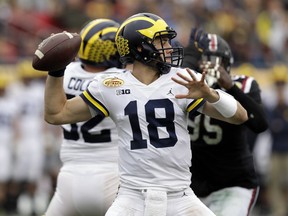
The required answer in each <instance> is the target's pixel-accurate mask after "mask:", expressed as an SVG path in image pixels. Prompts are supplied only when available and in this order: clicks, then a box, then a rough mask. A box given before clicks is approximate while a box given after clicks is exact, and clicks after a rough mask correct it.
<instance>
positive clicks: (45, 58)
mask: <svg viewBox="0 0 288 216" xmlns="http://www.w3.org/2000/svg"><path fill="white" fill-rule="evenodd" d="M80 45H81V36H80V35H79V34H77V33H70V32H66V31H64V32H61V33H57V34H52V35H51V36H50V37H48V38H46V39H45V40H43V41H42V42H41V43H40V44H39V45H38V48H37V50H36V51H35V53H34V56H33V62H32V66H33V68H34V69H36V70H40V71H55V70H59V69H62V68H64V67H65V66H67V65H68V64H69V63H70V62H71V61H73V60H74V59H75V57H76V56H77V54H78V50H79V48H80Z"/></svg>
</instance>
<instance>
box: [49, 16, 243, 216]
mask: <svg viewBox="0 0 288 216" xmlns="http://www.w3.org/2000/svg"><path fill="white" fill-rule="evenodd" d="M176 35H177V34H176V32H175V31H174V30H173V29H172V28H171V27H169V26H168V25H167V23H166V22H165V21H164V20H163V19H162V18H161V17H159V16H157V15H154V14H151V13H139V14H135V15H133V16H131V17H129V18H128V19H126V20H125V21H124V22H123V24H122V25H121V26H120V27H119V29H118V31H117V33H116V45H117V49H118V52H119V54H120V60H121V61H122V62H123V63H124V64H126V63H133V70H132V71H128V72H126V73H118V74H116V75H115V74H111V75H109V74H108V75H105V76H104V75H103V76H97V77H96V78H95V79H94V80H93V81H92V82H91V83H90V85H89V86H88V89H87V90H85V91H84V92H83V93H82V94H81V95H80V96H77V97H74V98H72V99H70V100H67V99H66V97H64V94H63V90H62V82H63V77H61V75H63V74H64V73H63V70H59V71H50V72H48V74H49V76H48V77H47V82H46V90H45V107H46V110H45V119H46V121H47V122H49V123H52V124H63V123H74V122H78V121H83V120H89V119H91V117H93V116H95V115H101V116H102V117H111V118H112V119H113V121H114V122H115V124H116V127H117V131H118V136H119V172H120V188H119V192H118V194H117V197H116V199H115V200H114V202H113V204H112V206H111V207H110V208H109V210H108V211H107V213H106V216H116V215H117V216H127V215H133V216H143V215H145V216H148V215H149V216H166V215H167V216H176V215H177V216H192V215H195V214H197V215H203V216H204V215H205V216H208V215H214V214H213V212H212V211H211V210H209V209H208V208H207V207H206V206H205V205H204V204H203V203H202V202H201V201H200V200H199V199H198V198H197V197H196V196H195V195H194V193H193V191H192V190H191V188H190V187H189V185H190V178H191V173H190V170H189V167H190V163H191V151H190V140H189V134H188V132H187V114H188V113H189V112H190V113H193V112H195V111H199V112H201V113H205V114H208V115H211V116H213V117H214V118H218V119H221V120H224V121H227V122H230V123H234V124H242V123H243V122H245V121H246V120H247V119H248V117H247V113H246V110H245V109H243V107H242V106H241V105H240V104H239V103H238V102H237V101H236V100H235V99H234V98H233V97H231V96H230V95H228V94H226V93H224V92H222V91H221V90H214V89H212V88H209V87H208V85H206V84H205V82H204V78H205V74H204V75H203V76H201V75H200V74H197V73H196V72H194V71H192V70H189V69H187V70H185V69H181V68H179V67H178V66H179V65H180V63H181V59H182V57H183V55H182V51H183V49H182V48H180V47H178V48H173V47H172V46H171V39H173V38H175V37H176Z"/></svg>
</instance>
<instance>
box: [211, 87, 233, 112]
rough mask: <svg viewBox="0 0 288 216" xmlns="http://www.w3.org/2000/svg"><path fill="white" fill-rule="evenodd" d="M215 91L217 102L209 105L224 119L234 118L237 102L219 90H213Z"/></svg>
mask: <svg viewBox="0 0 288 216" xmlns="http://www.w3.org/2000/svg"><path fill="white" fill-rule="evenodd" d="M215 91H217V92H218V94H219V100H218V101H216V102H214V103H211V104H212V106H213V107H214V108H215V109H216V110H217V111H218V112H219V113H221V115H222V116H224V117H225V118H231V117H232V116H234V115H235V113H236V112H237V101H236V100H235V98H234V97H232V96H231V95H229V94H227V93H226V92H223V91H222V90H220V89H215Z"/></svg>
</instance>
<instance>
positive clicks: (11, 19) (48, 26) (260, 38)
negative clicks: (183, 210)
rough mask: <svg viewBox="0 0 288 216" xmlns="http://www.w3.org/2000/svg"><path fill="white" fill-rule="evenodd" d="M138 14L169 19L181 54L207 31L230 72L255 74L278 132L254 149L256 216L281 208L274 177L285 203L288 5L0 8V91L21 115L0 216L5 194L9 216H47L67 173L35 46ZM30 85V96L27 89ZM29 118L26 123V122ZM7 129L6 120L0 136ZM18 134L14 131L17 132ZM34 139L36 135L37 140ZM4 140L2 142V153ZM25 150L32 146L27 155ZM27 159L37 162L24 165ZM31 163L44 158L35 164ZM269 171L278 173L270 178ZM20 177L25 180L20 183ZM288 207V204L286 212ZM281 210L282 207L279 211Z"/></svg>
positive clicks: (137, 0) (260, 1)
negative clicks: (230, 59) (223, 47)
mask: <svg viewBox="0 0 288 216" xmlns="http://www.w3.org/2000/svg"><path fill="white" fill-rule="evenodd" d="M138 12H152V13H155V14H157V15H160V16H161V17H163V18H164V19H165V20H166V21H167V22H168V24H169V25H170V26H172V27H173V28H174V29H175V30H176V31H177V32H178V36H177V40H178V42H179V43H180V44H182V45H183V46H186V45H187V43H188V38H189V35H190V31H191V28H192V27H200V28H203V29H204V30H205V31H207V32H213V33H216V34H219V35H221V36H222V37H223V38H224V39H225V40H227V42H228V43H229V45H230V46H231V48H232V51H233V54H234V60H235V64H234V67H235V68H234V70H232V71H233V72H235V73H241V74H249V75H251V76H254V77H255V78H256V79H257V80H258V81H259V83H260V85H261V86H260V87H261V89H262V90H263V102H264V105H265V107H266V108H267V114H268V117H269V122H270V123H271V128H272V129H274V130H271V128H270V129H269V132H267V133H263V134H261V135H260V136H259V138H258V139H257V141H256V145H255V161H256V164H255V165H256V166H257V168H258V170H259V177H260V178H261V184H262V189H263V190H262V192H261V191H260V196H259V199H258V203H257V205H256V208H255V213H254V214H255V215H257V214H258V215H261V216H264V215H270V213H271V212H272V210H273V206H274V207H275V205H276V204H279V203H280V202H278V201H279V200H283V198H282V197H281V196H280V195H279V194H276V192H275V193H274V192H273V194H274V196H273V200H274V201H275V202H274V203H272V202H271V199H269V196H268V195H267V194H269V190H270V186H269V185H270V180H271V176H272V175H273V176H276V180H275V179H274V181H273V185H272V186H273V188H274V189H275V188H277V187H279V186H280V185H281V189H280V190H282V191H283V192H286V193H287V194H286V195H285V196H287V197H288V174H286V175H287V176H284V174H285V172H284V170H286V173H287V172H288V159H287V158H288V138H287V137H285V135H286V136H287V134H288V125H287V124H288V93H287V92H288V90H287V81H288V75H287V74H288V70H287V63H288V51H287V50H288V0H240V1H239V0H41V1H39V0H0V89H1V88H5V89H8V90H6V92H9V94H8V95H9V101H11V100H12V101H14V103H16V107H15V108H13V109H14V110H15V112H14V113H17V115H16V114H15V115H14V116H16V117H17V118H16V123H17V122H18V127H17V128H18V129H19V131H18V129H17V131H18V132H17V133H15V134H16V135H15V145H13V146H12V145H11V148H12V147H13V148H14V149H12V150H11V152H12V154H11V155H12V156H11V160H12V161H15V163H11V164H12V165H13V164H15V167H13V168H11V170H13V173H12V172H11V173H10V174H9V175H10V176H13V179H14V180H15V181H11V178H10V177H9V179H8V180H9V181H8V180H6V182H5V181H4V182H5V183H7V185H5V186H4V187H2V186H3V185H2V182H0V215H1V204H3V203H1V201H3V200H4V198H3V196H4V195H3V194H4V193H2V192H3V190H4V189H5V190H7V194H9V197H8V202H9V205H8V208H10V209H8V210H7V211H11V215H13V214H15V215H16V214H17V212H18V213H19V212H21V213H19V214H20V215H32V213H31V212H33V211H34V214H36V215H37V214H38V215H40V214H41V213H43V211H44V210H45V208H46V205H47V203H48V201H49V199H50V195H51V194H52V193H53V190H54V186H55V177H56V175H57V172H58V169H59V167H60V165H61V164H60V162H59V156H58V149H59V145H60V143H59V142H60V138H61V128H60V127H56V126H50V125H48V124H46V123H45V122H44V120H43V113H42V110H41V109H42V108H43V107H42V106H43V102H42V101H41V99H39V98H41V97H42V96H43V95H41V94H43V92H44V90H43V86H44V85H43V83H44V79H45V76H46V74H45V73H40V72H37V71H34V70H33V69H32V67H31V58H32V56H33V54H34V51H35V49H36V47H37V45H38V44H39V43H40V42H41V41H42V40H43V39H44V38H46V37H47V36H49V35H50V34H51V33H57V32H62V31H63V30H66V31H71V32H79V30H80V29H81V28H82V27H83V26H84V24H85V23H87V22H88V21H90V20H92V19H95V18H111V19H114V20H116V21H118V22H120V23H121V21H123V20H124V19H126V18H127V17H129V16H130V15H132V14H135V13H138ZM275 74H276V75H275ZM27 80H29V83H30V82H31V83H33V87H32V84H31V85H30V84H29V85H28V84H27V82H28V81H27ZM8 84H9V85H8ZM26 84H27V85H28V86H29V87H28V88H25V86H27V85H26ZM34 87H35V88H34ZM32 90H33V91H32ZM39 93H40V96H39ZM278 96H279V97H278ZM2 97H4V96H0V98H2ZM34 97H35V98H34ZM37 97H38V98H37ZM42 100H43V98H42ZM31 101H34V102H35V101H37V102H38V104H36V103H31ZM279 101H280V102H281V106H280V105H279V103H280V102H279ZM0 104H1V106H3V105H2V103H0ZM4 104H6V102H5V103H4ZM278 105H279V106H278ZM5 106H6V105H5ZM14 106H15V105H14ZM7 107H8V106H7ZM12 107H13V105H12ZM2 108H3V107H1V108H0V109H2ZM277 108H279V109H277ZM34 109H35V110H34ZM11 110H12V108H11ZM277 110H278V111H277ZM29 113H30V114H31V113H32V114H33V116H34V117H37V118H39V119H38V121H37V120H35V125H33V121H34V120H33V119H32V118H31V117H29ZM275 113H277V115H274V114H275ZM26 114H27V116H28V117H26V118H25V115H26ZM3 121H4V120H3V119H1V116H0V128H1V127H2V126H1V124H2V123H3ZM27 122H28V123H27ZM15 128H16V127H15ZM15 128H14V126H13V127H12V125H11V130H13V131H14V130H15ZM21 128H22V129H21ZM40 129H41V130H40ZM1 130H2V129H0V131H1ZM21 130H22V132H21ZM30 132H34V133H33V134H34V135H33V134H32V135H31V134H30ZM1 134H3V133H0V136H2V135H1ZM21 134H22V135H21ZM25 134H26V135H27V134H30V135H29V136H30V138H33V139H34V140H33V141H31V140H28V141H26V142H24V137H27V136H26V135H25ZM275 134H276V135H275ZM6 135H7V134H6ZM24 135H25V136H24ZM282 135H283V137H284V138H282V140H281V139H279V140H277V142H280V143H282V145H283V146H284V147H279V145H278V146H277V147H276V150H275V149H274V148H273V142H274V140H273V138H274V137H275V136H277V137H280V136H282ZM3 136H4V135H3ZM13 136H14V135H13ZM21 136H22V137H21ZM7 139H8V138H7ZM3 140H4V138H3V137H0V147H1V145H2V144H1V142H2V141H3ZM20 141H21V142H20ZM23 143H24V144H23ZM25 143H26V144H27V143H28V144H27V146H26V147H25V148H24V149H23V146H25ZM21 146H22V147H21ZM1 149H2V147H1ZM275 152H276V159H275V154H274V153H275ZM272 153H273V154H272ZM0 155H1V152H0ZM21 155H22V156H23V155H25V156H26V157H28V159H30V160H32V162H30V163H29V162H27V161H29V160H28V159H25V158H23V159H21V157H20V156H21ZM33 155H34V156H35V155H37V156H38V157H35V158H34V159H33V157H32V156H33ZM272 155H273V157H272ZM277 155H278V156H279V155H280V156H281V157H282V156H283V159H279V158H278V159H277ZM0 157H1V156H0ZM272 158H273V163H272ZM270 159H271V160H270ZM18 160H19V162H18ZM35 163H36V164H37V165H38V166H35ZM275 163H276V165H275ZM277 163H279V164H284V165H285V164H286V167H285V166H284V165H283V169H282V170H280V171H279V172H280V174H279V172H276V171H277V170H276V168H279V167H281V165H279V164H278V165H277ZM0 164H1V163H0ZM17 164H18V165H17ZM33 164H34V166H33V167H34V168H35V169H36V170H37V172H36V171H35V172H36V173H31V174H30V173H29V172H28V170H29V169H34V168H30V167H29V166H32V165H33ZM20 165H22V166H20ZM13 166H14V165H13ZM18 166H19V167H18ZM2 167H3V164H2V165H1V169H2ZM270 167H272V168H273V170H272V171H275V170H276V171H275V172H272V171H271V170H270ZM17 169H18V171H17ZM21 171H22V172H23V175H20V174H21ZM279 175H280V176H279ZM1 180H2V179H1V178H0V181H1ZM2 181H3V180H2ZM30 183H32V184H30ZM3 188H4V189H3ZM17 193H18V194H17ZM21 195H22V196H21ZM15 197H18V199H17V200H16V199H15ZM31 197H32V198H31ZM6 198H7V197H6ZM15 200H16V201H17V202H16V201H15ZM3 202H4V201H3ZM6 202H7V200H6ZM13 202H14V203H13ZM287 203H288V200H287V202H286V204H285V202H284V206H285V205H286V206H287ZM279 205H280V204H279ZM33 206H34V207H33ZM15 208H16V209H15ZM33 208H34V210H32V209H33ZM275 208H276V207H275ZM281 208H283V205H282V206H280V207H277V209H281ZM285 211H286V213H285ZM283 212H284V213H283ZM287 214H288V210H287V209H286V210H285V209H284V210H282V212H280V213H279V214H278V213H277V214H276V213H275V216H286V215H287ZM4 215H5V214H4ZM271 215H272V216H274V215H273V214H272V213H271Z"/></svg>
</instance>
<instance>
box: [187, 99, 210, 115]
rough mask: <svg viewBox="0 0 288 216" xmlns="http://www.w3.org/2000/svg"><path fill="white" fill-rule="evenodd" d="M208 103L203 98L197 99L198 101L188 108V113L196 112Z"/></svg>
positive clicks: (194, 101)
mask: <svg viewBox="0 0 288 216" xmlns="http://www.w3.org/2000/svg"><path fill="white" fill-rule="evenodd" d="M205 102H206V100H204V99H203V98H200V99H197V100H193V101H192V102H191V103H190V104H189V105H188V107H187V112H191V111H193V112H195V111H197V109H198V108H199V107H200V106H202V105H203V104H204V103H205Z"/></svg>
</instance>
